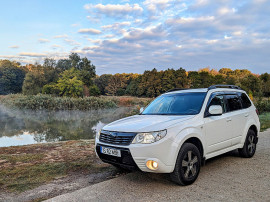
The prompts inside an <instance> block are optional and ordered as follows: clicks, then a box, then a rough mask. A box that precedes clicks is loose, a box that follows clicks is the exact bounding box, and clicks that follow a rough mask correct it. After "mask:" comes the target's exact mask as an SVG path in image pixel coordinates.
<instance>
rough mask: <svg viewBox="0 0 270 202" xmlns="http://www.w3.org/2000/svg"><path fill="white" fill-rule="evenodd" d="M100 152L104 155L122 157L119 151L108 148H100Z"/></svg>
mask: <svg viewBox="0 0 270 202" xmlns="http://www.w3.org/2000/svg"><path fill="white" fill-rule="evenodd" d="M100 152H101V153H102V154H107V155H111V156H117V157H121V151H120V150H118V149H113V148H108V147H100Z"/></svg>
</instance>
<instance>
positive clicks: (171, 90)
mask: <svg viewBox="0 0 270 202" xmlns="http://www.w3.org/2000/svg"><path fill="white" fill-rule="evenodd" d="M177 90H188V88H173V89H170V90H167V91H166V92H165V93H169V92H173V91H177Z"/></svg>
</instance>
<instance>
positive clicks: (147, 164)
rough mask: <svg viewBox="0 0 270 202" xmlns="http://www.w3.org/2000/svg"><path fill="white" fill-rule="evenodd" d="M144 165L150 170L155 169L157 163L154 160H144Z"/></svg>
mask: <svg viewBox="0 0 270 202" xmlns="http://www.w3.org/2000/svg"><path fill="white" fill-rule="evenodd" d="M146 166H147V168H149V169H150V170H156V169H157V168H158V163H157V162H156V161H152V160H150V161H147V162H146Z"/></svg>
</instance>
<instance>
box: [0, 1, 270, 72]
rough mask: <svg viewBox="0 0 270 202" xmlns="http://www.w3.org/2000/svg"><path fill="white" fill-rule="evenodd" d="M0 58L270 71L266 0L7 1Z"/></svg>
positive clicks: (101, 68) (122, 67)
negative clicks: (79, 59) (73, 58)
mask: <svg viewBox="0 0 270 202" xmlns="http://www.w3.org/2000/svg"><path fill="white" fill-rule="evenodd" d="M0 7H1V12H0V28H1V31H0V47H1V48H0V59H9V60H16V61H19V62H21V63H22V64H27V63H34V62H39V63H43V60H44V58H46V57H50V58H54V59H56V60H58V59H62V58H65V57H68V55H69V54H70V53H71V52H75V53H78V54H79V55H80V56H82V57H87V58H88V59H90V60H91V61H92V63H93V64H94V65H95V66H96V71H97V74H99V75H100V74H104V73H113V74H114V73H124V72H126V73H143V72H144V71H145V70H150V69H153V68H156V69H158V70H163V69H167V68H174V69H178V68H180V67H183V68H185V69H186V70H188V71H191V70H198V69H200V68H205V67H210V68H214V69H220V68H223V67H226V68H232V69H249V70H250V71H252V72H253V73H258V74H260V73H264V72H270V1H267V0H250V1H245V0H241V1H239V0H235V1H230V0H186V1H185V0H175V1H172V0H144V1H135V0H114V1H105V0H104V1H103V0H88V1H86V0H24V1H22V0H1V2H0Z"/></svg>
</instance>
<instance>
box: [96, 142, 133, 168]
mask: <svg viewBox="0 0 270 202" xmlns="http://www.w3.org/2000/svg"><path fill="white" fill-rule="evenodd" d="M101 146H105V147H109V148H115V149H119V150H120V152H121V157H116V156H110V155H106V154H102V153H101V152H100V147H101ZM96 152H97V155H98V156H99V158H100V159H101V160H102V161H103V162H105V163H110V164H113V165H116V166H121V167H123V168H127V169H129V170H137V169H138V166H137V164H136V163H135V162H134V160H133V158H132V156H131V153H130V151H129V149H128V148H121V147H116V146H108V145H103V144H97V145H96Z"/></svg>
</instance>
